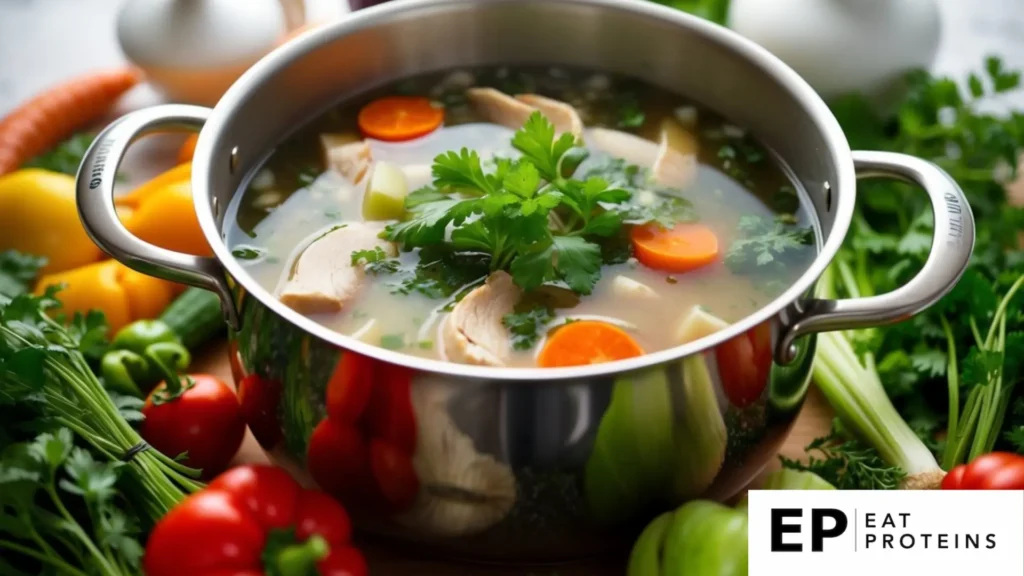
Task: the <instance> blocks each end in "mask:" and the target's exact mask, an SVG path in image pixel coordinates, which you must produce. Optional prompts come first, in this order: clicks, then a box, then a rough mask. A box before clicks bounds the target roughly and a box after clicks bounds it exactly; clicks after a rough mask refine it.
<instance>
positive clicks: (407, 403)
mask: <svg viewBox="0 0 1024 576" xmlns="http://www.w3.org/2000/svg"><path fill="white" fill-rule="evenodd" d="M377 373H378V375H379V377H378V378H377V381H376V382H375V383H374V386H373V393H372V394H371V395H370V406H369V408H368V409H367V415H366V418H367V428H368V433H369V436H370V437H372V438H382V439H384V440H387V441H388V442H389V443H391V444H393V445H395V446H396V447H398V448H400V449H401V450H402V451H404V452H405V453H407V454H415V452H416V415H415V413H414V412H413V408H412V397H411V396H410V390H409V387H410V384H411V383H412V377H413V371H412V370H410V369H408V368H405V367H404V366H396V365H392V364H381V365H380V366H379V368H378V371H377Z"/></svg>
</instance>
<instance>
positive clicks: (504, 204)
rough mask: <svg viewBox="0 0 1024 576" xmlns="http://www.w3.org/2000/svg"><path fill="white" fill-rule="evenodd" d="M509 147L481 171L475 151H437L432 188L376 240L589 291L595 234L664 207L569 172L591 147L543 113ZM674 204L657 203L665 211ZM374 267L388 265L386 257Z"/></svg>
mask: <svg viewBox="0 0 1024 576" xmlns="http://www.w3.org/2000/svg"><path fill="white" fill-rule="evenodd" d="M512 145H513V147H515V149H516V150H518V151H519V152H520V153H521V157H520V158H518V159H515V160H510V159H506V158H499V159H497V160H496V161H495V162H494V169H493V170H484V167H483V163H482V162H481V159H480V157H479V155H478V154H477V153H476V152H475V151H471V150H468V149H465V148H463V149H462V150H461V151H459V152H454V151H452V152H448V153H446V154H442V155H440V156H438V157H437V158H435V159H434V165H433V176H434V182H433V186H432V187H428V188H423V189H420V190H417V191H415V192H413V193H411V194H410V195H409V196H408V197H407V198H406V208H407V209H408V211H409V217H408V218H406V219H405V220H404V221H402V222H398V223H396V224H391V225H389V226H388V227H387V228H386V229H385V231H384V232H383V233H382V237H384V238H386V239H388V240H391V241H393V242H397V243H399V244H400V245H401V246H402V247H403V248H404V249H413V248H421V249H422V248H430V247H434V248H436V247H443V248H444V249H446V250H447V251H449V252H452V253H461V254H473V255H478V256H480V257H482V258H484V259H485V260H486V262H487V269H488V270H489V271H490V272H494V271H497V270H505V271H507V272H509V273H510V274H511V275H512V277H513V279H514V280H515V282H516V284H517V285H519V286H520V287H521V288H523V289H524V290H532V289H534V288H537V287H539V286H541V285H542V284H544V283H546V282H553V281H560V282H563V283H564V284H565V285H567V286H568V287H569V288H570V289H572V290H573V291H574V292H576V293H578V294H590V293H591V291H592V290H593V288H594V285H595V284H596V283H597V281H598V280H599V279H600V277H601V265H602V263H603V259H602V250H601V245H600V244H599V242H600V240H601V239H602V238H611V237H614V236H616V235H617V234H619V232H620V231H621V229H622V225H623V224H624V223H625V222H627V221H629V222H630V223H642V222H648V221H651V220H655V219H658V218H659V217H660V216H661V215H662V214H661V213H658V214H655V213H650V211H648V212H645V213H639V212H637V210H636V207H635V206H634V205H632V204H630V203H629V200H631V198H632V196H633V192H632V190H631V189H630V188H627V187H626V186H625V184H626V181H625V179H624V178H623V179H620V182H613V183H612V182H609V179H607V178H605V177H602V176H596V175H592V176H589V177H587V178H585V179H575V178H573V175H574V174H575V173H576V171H577V168H579V166H580V164H581V163H582V162H583V161H584V160H586V159H587V158H588V156H589V155H590V153H589V151H588V150H587V149H586V148H583V147H581V146H579V145H578V142H577V140H576V138H575V137H574V136H573V135H572V134H562V135H561V136H558V137H556V134H555V128H554V126H553V125H552V124H551V122H549V121H548V120H547V119H546V118H545V117H544V116H543V115H542V114H540V113H539V112H534V113H533V114H532V115H531V116H530V117H529V119H528V120H527V121H526V123H525V124H524V125H523V127H522V128H521V129H519V130H518V131H516V133H515V135H514V136H513V138H512ZM630 170H633V171H634V172H635V167H633V168H631V169H630ZM679 204H680V202H675V203H669V202H664V203H662V204H659V205H660V206H663V207H666V210H667V209H669V208H672V209H677V207H678V205H679ZM449 228H450V230H449ZM365 256H366V255H358V256H354V258H360V259H364V260H365ZM366 261H368V262H369V260H366ZM374 268H377V269H379V270H382V271H387V272H393V271H394V269H393V267H392V266H391V265H386V264H375V265H374Z"/></svg>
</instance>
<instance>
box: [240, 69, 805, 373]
mask: <svg viewBox="0 0 1024 576" xmlns="http://www.w3.org/2000/svg"><path fill="white" fill-rule="evenodd" d="M233 214H234V217H233V221H234V226H233V228H232V229H231V230H230V232H229V238H228V241H229V244H230V245H231V246H232V249H233V253H234V254H235V256H236V257H237V258H238V259H239V260H240V261H241V262H242V263H243V264H245V265H246V267H247V268H248V270H249V272H250V273H251V274H252V275H253V276H254V277H255V278H256V280H257V281H258V282H259V283H261V284H262V285H263V286H264V287H266V288H267V289H268V290H270V291H272V292H273V293H274V294H275V295H276V296H277V297H278V298H279V299H280V300H281V301H282V302H283V303H285V304H286V305H288V306H290V307H292V308H293V309H295V310H296V311H298V312H300V313H302V314H305V315H307V316H309V317H310V318H313V319H314V320H316V321H317V322H320V323H322V324H323V325H325V326H328V327H330V328H332V329H334V330H336V331H338V332H341V333H343V334H347V335H350V336H353V337H355V338H359V339H361V340H364V341H366V342H368V343H371V344H374V345H377V346H381V347H385V348H390V349H395V350H400V351H402V352H404V353H407V354H413V355H417V356H423V357H429V358H438V359H443V360H448V361H451V362H463V363H469V364H478V365H487V366H510V367H526V366H545V367H555V366H570V365H581V364H591V363H599V362H609V361H615V360H621V359H625V358H630V357H635V356H637V355H640V354H644V353H649V352H654V351H658V350H663V349H667V348H671V347H674V346H678V345H681V344H685V343H687V342H688V341H692V340H694V339H698V338H700V337H702V336H704V335H707V334H710V333H712V332H714V331H715V330H717V329H720V328H722V327H724V326H727V325H728V324H729V323H731V322H735V321H738V320H741V319H742V318H744V317H746V316H747V315H749V314H750V313H752V312H754V311H756V310H757V309H759V308H760V307H762V306H764V305H765V304H766V303H768V302H769V301H770V300H771V299H773V298H774V297H775V296H777V295H778V294H780V293H781V292H782V291H783V290H784V289H785V288H786V287H787V286H789V285H790V284H791V283H792V282H793V281H794V280H795V279H796V278H797V277H798V276H799V275H801V274H802V273H803V272H804V271H805V270H806V268H807V266H808V265H809V263H810V262H811V260H812V259H813V257H814V254H815V249H816V242H815V237H814V234H813V228H812V226H811V222H810V221H809V220H808V217H807V214H806V213H805V212H804V211H803V209H802V208H801V204H800V201H799V197H798V194H797V192H796V188H795V186H794V184H793V183H792V182H791V181H790V180H789V179H788V178H787V175H786V172H785V171H784V169H783V168H782V167H781V166H780V165H779V164H778V163H777V162H776V160H775V158H774V157H773V156H772V155H770V154H768V153H767V151H766V150H764V149H763V148H762V147H761V146H760V145H759V144H758V143H757V142H756V141H754V140H753V139H752V138H750V137H749V136H748V135H746V134H745V133H744V131H742V130H741V129H739V128H736V127H734V126H731V125H729V124H728V123H726V122H724V121H723V120H721V119H720V118H718V117H717V116H715V115H714V114H713V113H710V112H708V111H706V110H704V109H701V108H699V107H695V106H693V105H690V104H688V103H686V102H685V101H683V100H682V99H681V98H679V97H677V96H674V95H672V94H669V93H665V92H663V91H661V90H659V89H656V88H654V87H652V86H648V85H643V84H638V83H636V82H634V81H632V80H630V79H627V78H622V77H616V76H609V75H607V74H588V73H585V72H581V71H566V70H561V69H556V70H539V69H520V70H512V69H488V70H475V71H459V72H454V73H448V74H442V75H431V76H422V77H417V78H413V79H410V80H406V81H403V82H400V83H398V84H396V85H393V86H386V87H384V88H382V89H379V90H376V91H374V92H373V93H370V94H366V95H364V96H362V97H360V98H356V99H353V100H350V101H346V102H344V103H342V104H341V105H340V106H339V107H338V108H337V109H335V110H333V111H332V112H330V113H328V114H326V115H324V116H323V117H321V118H320V119H318V120H316V121H314V122H313V123H311V124H310V125H309V126H307V127H305V128H304V129H303V130H301V131H300V132H299V133H298V135H296V136H295V137H293V138H292V139H291V140H289V141H288V142H285V143H284V144H283V145H282V146H281V147H280V148H279V149H278V151H277V152H276V153H275V154H274V155H273V156H272V157H271V158H270V159H269V160H268V161H267V163H266V164H265V165H264V166H263V167H262V168H261V170H260V171H259V172H258V173H257V174H256V175H255V176H254V177H253V178H252V180H251V182H250V185H249V188H248V190H247V191H246V193H245V194H244V195H242V197H241V200H240V201H239V202H237V203H236V205H234V206H233Z"/></svg>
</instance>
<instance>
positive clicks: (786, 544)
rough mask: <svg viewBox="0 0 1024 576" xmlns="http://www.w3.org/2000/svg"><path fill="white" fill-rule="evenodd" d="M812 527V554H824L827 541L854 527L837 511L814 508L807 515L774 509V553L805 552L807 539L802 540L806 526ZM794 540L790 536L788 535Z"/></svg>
mask: <svg viewBox="0 0 1024 576" xmlns="http://www.w3.org/2000/svg"><path fill="white" fill-rule="evenodd" d="M808 520H809V524H810V535H811V552H822V551H823V550H824V545H825V539H826V538H838V537H839V536H842V535H843V534H844V533H845V532H846V529H847V527H848V526H849V525H850V521H849V519H848V518H847V517H846V514H845V513H844V512H843V511H842V510H837V509H835V508H811V509H810V514H805V513H804V510H803V509H801V508H772V509H771V551H772V552H803V551H804V545H803V541H804V540H805V539H803V538H801V537H800V536H795V535H798V534H802V533H803V531H804V527H805V525H806V524H808ZM791 534H792V535H794V536H788V535H791Z"/></svg>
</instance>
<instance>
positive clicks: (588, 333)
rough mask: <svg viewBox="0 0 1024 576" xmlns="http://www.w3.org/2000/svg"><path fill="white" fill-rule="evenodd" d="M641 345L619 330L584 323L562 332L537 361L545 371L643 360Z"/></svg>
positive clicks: (557, 332) (552, 339)
mask: <svg viewBox="0 0 1024 576" xmlns="http://www.w3.org/2000/svg"><path fill="white" fill-rule="evenodd" d="M643 353H644V350H643V348H641V347H640V344H638V343H637V341H636V340H634V339H633V337H632V336H630V335H629V334H627V333H626V332H625V331H624V330H622V329H621V328H619V327H617V326H613V325H611V324H608V323H606V322H598V321H593V320H581V321H577V322H571V323H569V324H566V325H565V326H563V327H561V328H559V329H558V330H556V331H555V333H554V334H552V335H551V338H550V339H548V341H547V344H545V345H544V349H543V350H541V352H540V356H539V357H538V358H537V364H538V365H539V366H541V367H544V368H557V367H563V366H585V365H587V364H601V363H604V362H614V361H616V360H625V359H626V358H633V357H636V356H642V355H643Z"/></svg>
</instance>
